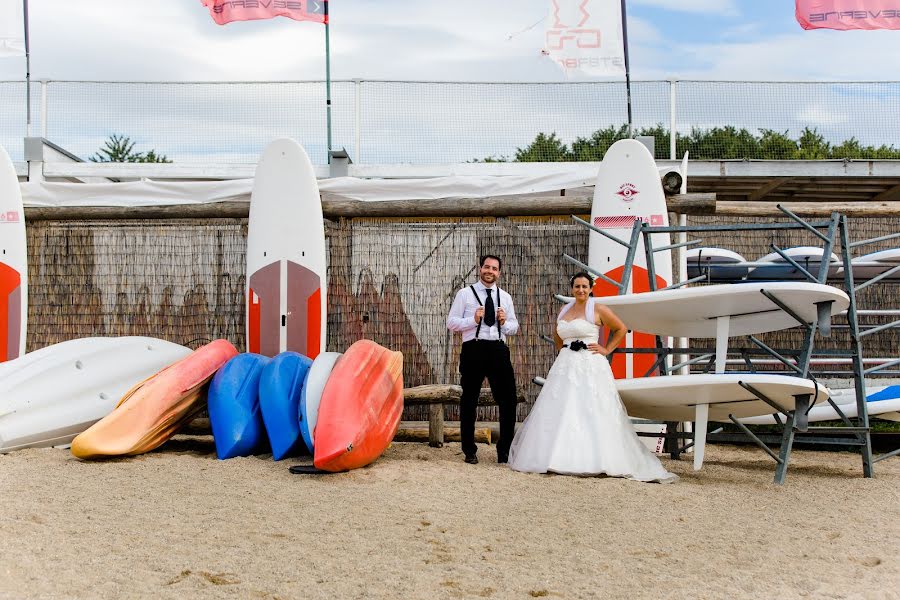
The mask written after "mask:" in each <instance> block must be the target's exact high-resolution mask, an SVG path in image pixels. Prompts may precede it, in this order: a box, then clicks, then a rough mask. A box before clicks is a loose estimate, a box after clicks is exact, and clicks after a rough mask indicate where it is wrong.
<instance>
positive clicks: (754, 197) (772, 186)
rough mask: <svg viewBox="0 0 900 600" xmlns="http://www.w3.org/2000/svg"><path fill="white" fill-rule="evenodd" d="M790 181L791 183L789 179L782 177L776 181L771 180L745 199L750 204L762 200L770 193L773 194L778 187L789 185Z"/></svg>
mask: <svg viewBox="0 0 900 600" xmlns="http://www.w3.org/2000/svg"><path fill="white" fill-rule="evenodd" d="M790 181H791V178H790V177H782V178H778V179H773V180H772V181H770V182H768V183H766V184H764V185H762V186H760V187H759V188H758V189H756V191H754V192H753V193H751V194H750V195H749V196H748V197H747V200H749V201H750V202H756V201H758V200H762V199H763V198H765V197H766V196H768V195H769V194H770V193H771V192H774V191H775V190H777V189H778V188H779V187H781V186H783V185H784V184H786V183H789V182H790Z"/></svg>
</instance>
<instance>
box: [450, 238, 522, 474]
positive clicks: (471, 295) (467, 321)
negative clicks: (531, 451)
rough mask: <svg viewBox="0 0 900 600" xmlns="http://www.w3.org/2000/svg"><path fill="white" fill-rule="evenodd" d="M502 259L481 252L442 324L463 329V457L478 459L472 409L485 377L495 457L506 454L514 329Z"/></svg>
mask: <svg viewBox="0 0 900 600" xmlns="http://www.w3.org/2000/svg"><path fill="white" fill-rule="evenodd" d="M501 267H502V261H501V260H500V258H499V257H497V256H493V255H491V254H487V255H485V256H482V257H481V262H480V267H479V270H478V275H479V277H478V282H477V283H475V284H474V285H470V286H469V287H465V288H463V289H461V290H459V291H458V292H457V293H456V298H455V299H454V300H453V305H452V306H451V307H450V314H449V315H448V316H447V329H449V330H450V331H458V332H460V333H462V336H463V344H462V351H461V352H460V355H459V374H460V376H461V378H462V397H461V398H460V399H459V421H460V423H459V431H460V437H461V438H462V450H463V453H464V454H465V455H466V462H467V463H469V464H473V465H474V464H478V458H477V457H476V452H477V450H478V448H477V446H475V413H476V408H477V407H478V396H479V395H480V393H481V384H482V382H483V381H484V378H485V377H487V380H488V383H490V386H491V394H493V396H494V401H496V402H497V404H498V405H499V406H500V440H499V441H498V442H497V462H498V463H505V462H506V461H507V458H508V456H509V447H510V444H512V440H513V435H514V434H515V426H516V378H515V374H514V373H513V367H512V362H511V361H510V359H509V348H508V347H507V345H506V337H507V336H510V335H513V334H515V333H516V331H518V330H519V322H518V321H517V320H516V311H515V308H514V307H513V301H512V297H510V295H509V294H507V293H506V292H504V291H503V290H501V289H500V288H499V287H498V286H497V280H499V279H500V269H501Z"/></svg>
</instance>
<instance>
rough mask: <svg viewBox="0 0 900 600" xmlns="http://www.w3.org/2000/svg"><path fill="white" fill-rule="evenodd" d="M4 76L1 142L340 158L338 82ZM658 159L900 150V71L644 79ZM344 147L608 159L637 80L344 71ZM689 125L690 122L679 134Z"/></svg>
mask: <svg viewBox="0 0 900 600" xmlns="http://www.w3.org/2000/svg"><path fill="white" fill-rule="evenodd" d="M31 86H32V88H31V109H32V110H31V113H32V118H31V125H30V128H29V126H27V124H26V121H27V118H26V109H25V102H26V100H25V97H26V94H25V82H23V81H2V82H0V144H2V145H3V146H4V147H5V148H7V150H8V152H9V153H10V155H11V156H12V157H13V159H14V160H22V159H23V150H22V138H23V137H24V136H25V135H27V134H28V133H29V129H30V135H34V136H42V137H45V138H47V139H49V140H50V141H51V142H53V143H55V144H57V145H58V146H61V147H62V148H65V149H66V150H68V151H69V152H71V153H73V154H75V155H76V156H78V157H80V158H82V159H85V160H88V159H89V158H90V157H91V156H94V155H96V153H97V151H98V150H99V149H100V148H101V147H102V146H103V144H104V142H105V141H106V140H108V139H109V137H110V136H111V135H120V136H127V137H128V138H129V139H130V140H131V141H132V142H134V143H135V146H134V151H135V152H148V151H150V150H153V151H154V153H155V154H157V155H163V156H165V157H166V158H167V159H169V160H171V161H173V162H178V163H207V164H209V163H248V164H249V163H254V162H255V161H256V160H257V158H258V156H259V154H260V152H261V150H262V149H263V148H264V147H265V145H266V144H267V143H268V142H269V141H271V140H272V139H273V138H276V137H292V138H294V139H296V140H298V141H300V142H301V143H302V144H303V145H304V146H305V147H306V149H307V151H308V152H309V154H310V157H311V158H312V160H313V162H314V163H317V164H325V163H326V162H327V153H326V148H327V127H326V111H325V95H326V90H325V83H324V82H322V81H295V82H229V83H172V82H147V83H140V82H89V81H38V82H32V84H31ZM632 102H633V113H634V130H635V133H636V134H638V135H652V136H654V138H655V148H656V156H657V158H674V157H676V156H677V157H681V156H682V155H683V154H684V152H685V151H689V152H690V154H691V156H692V158H694V159H700V160H702V159H709V160H715V159H776V160H786V159H827V158H837V159H843V158H849V159H892V158H900V121H898V119H896V118H895V115H896V114H898V111H900V82H740V81H638V82H633V83H632ZM332 107H333V108H332V140H333V141H332V147H333V148H342V147H343V148H346V149H347V150H348V151H349V153H350V156H351V158H352V160H353V161H354V162H355V163H358V164H359V163H366V164H396V163H410V164H437V163H459V162H466V161H501V160H502V161H513V160H519V161H559V160H571V161H576V160H600V159H601V158H602V156H603V153H604V152H605V150H606V148H607V147H608V146H609V144H611V143H612V142H613V141H615V140H616V139H619V138H621V137H624V136H626V135H627V128H626V120H627V117H626V115H627V112H626V94H625V84H624V83H623V82H578V83H460V82H456V83H451V82H415V81H368V80H350V81H335V82H333V84H332ZM673 132H674V135H673Z"/></svg>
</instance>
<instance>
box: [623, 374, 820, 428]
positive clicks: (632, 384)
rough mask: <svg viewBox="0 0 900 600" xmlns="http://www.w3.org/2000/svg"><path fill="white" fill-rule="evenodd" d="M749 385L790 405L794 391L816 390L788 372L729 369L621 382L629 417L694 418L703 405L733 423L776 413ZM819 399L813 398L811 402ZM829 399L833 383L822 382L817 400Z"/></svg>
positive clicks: (716, 418) (713, 416)
mask: <svg viewBox="0 0 900 600" xmlns="http://www.w3.org/2000/svg"><path fill="white" fill-rule="evenodd" d="M738 382H743V383H746V384H749V385H751V386H753V387H754V388H756V389H757V390H759V391H760V392H762V393H763V394H765V395H766V396H767V397H768V398H770V399H772V400H774V401H775V402H777V403H778V404H780V405H781V406H783V407H784V408H785V409H787V410H793V409H794V407H795V404H796V403H795V398H794V396H796V395H800V394H813V395H815V394H816V385H818V384H813V382H812V381H811V380H809V379H802V378H800V377H790V376H786V375H760V374H750V373H735V374H731V373H723V374H715V375H669V376H666V377H644V378H641V379H626V380H622V381H617V382H616V388H617V389H618V391H619V395H620V396H621V397H622V403H623V404H624V405H625V408H626V409H627V410H628V414H629V416H632V417H640V418H643V419H656V420H660V421H693V420H694V414H695V410H696V407H697V405H701V404H706V405H709V420H710V421H722V422H729V419H728V415H734V417H735V418H744V417H753V416H759V415H767V414H771V413H772V407H771V406H769V405H768V404H766V403H765V402H763V401H762V400H760V399H759V398H757V397H756V396H754V395H753V393H751V392H750V391H748V390H746V389H744V388H743V387H741V386H740V385H739V383H738ZM812 400H813V399H812V398H811V399H810V401H812ZM827 400H828V388H826V387H825V386H823V385H818V397H817V398H815V402H816V404H820V403H822V402H826V401H827Z"/></svg>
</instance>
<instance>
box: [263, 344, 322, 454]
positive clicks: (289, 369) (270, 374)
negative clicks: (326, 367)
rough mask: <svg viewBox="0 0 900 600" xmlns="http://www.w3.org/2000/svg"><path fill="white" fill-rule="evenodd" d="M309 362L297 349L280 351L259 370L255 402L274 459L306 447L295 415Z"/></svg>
mask: <svg viewBox="0 0 900 600" xmlns="http://www.w3.org/2000/svg"><path fill="white" fill-rule="evenodd" d="M312 362H313V361H312V360H310V359H309V358H307V357H306V356H303V355H302V354H298V353H297V352H282V353H281V354H279V355H277V356H276V357H275V358H273V359H272V361H271V362H270V363H269V364H268V365H266V368H265V369H264V370H263V373H262V377H261V378H260V381H259V406H260V408H261V409H262V416H263V423H265V426H266V432H267V433H268V434H269V442H270V443H271V445H272V458H274V459H275V460H281V459H282V458H286V457H288V456H294V455H296V454H300V453H301V452H303V451H304V450H305V449H306V444H304V442H303V436H302V435H301V433H300V422H299V419H298V418H297V415H298V411H299V404H300V394H301V392H302V391H303V381H304V379H305V378H306V372H307V371H309V367H310V365H312Z"/></svg>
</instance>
